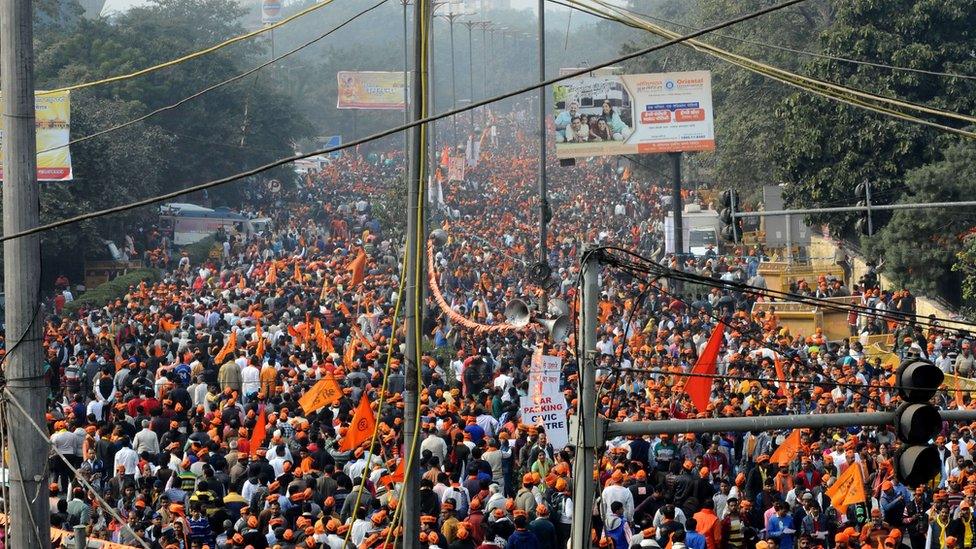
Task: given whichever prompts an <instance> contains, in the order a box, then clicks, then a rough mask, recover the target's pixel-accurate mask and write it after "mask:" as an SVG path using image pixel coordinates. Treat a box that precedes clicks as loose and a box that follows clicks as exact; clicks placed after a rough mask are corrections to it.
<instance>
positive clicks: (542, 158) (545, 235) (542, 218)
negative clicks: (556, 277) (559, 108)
mask: <svg viewBox="0 0 976 549" xmlns="http://www.w3.org/2000/svg"><path fill="white" fill-rule="evenodd" d="M538 9H539V81H540V82H542V81H544V80H545V79H546V2H545V0H539V8H538ZM548 242H549V186H548V183H547V182H546V87H545V86H542V87H541V88H539V263H544V264H546V265H548V264H549V249H548Z"/></svg>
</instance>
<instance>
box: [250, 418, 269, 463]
mask: <svg viewBox="0 0 976 549" xmlns="http://www.w3.org/2000/svg"><path fill="white" fill-rule="evenodd" d="M265 415H266V414H265V413H264V410H261V412H260V413H258V423H257V425H255V426H254V432H253V433H251V457H252V458H253V457H254V456H255V455H257V453H258V448H260V447H261V445H262V444H264V439H265V438H266V437H267V436H268V431H267V425H266V424H265V421H266V419H265Z"/></svg>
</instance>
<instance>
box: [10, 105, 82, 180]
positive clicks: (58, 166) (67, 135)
mask: <svg viewBox="0 0 976 549" xmlns="http://www.w3.org/2000/svg"><path fill="white" fill-rule="evenodd" d="M69 93H70V92H67V91H63V92H56V93H45V92H38V93H37V94H36V95H35V96H34V114H35V116H36V127H37V180H38V181H70V180H71V179H72V177H73V174H72V172H71V151H70V150H69V149H68V141H69V140H70V139H71V96H70V95H69ZM42 94H43V95H42ZM2 108H3V97H2V96H0V109H2ZM2 145H3V134H2V132H0V180H2V179H3V147H2Z"/></svg>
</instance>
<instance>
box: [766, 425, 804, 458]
mask: <svg viewBox="0 0 976 549" xmlns="http://www.w3.org/2000/svg"><path fill="white" fill-rule="evenodd" d="M798 453H800V430H799V429H793V431H791V432H790V435H789V436H788V437H786V440H784V441H783V444H780V445H779V448H777V449H776V451H775V452H773V456H772V457H771V458H769V462H770V463H778V464H780V465H789V463H790V462H791V461H793V460H794V459H795V458H796V455H797V454H798Z"/></svg>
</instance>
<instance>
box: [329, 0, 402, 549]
mask: <svg viewBox="0 0 976 549" xmlns="http://www.w3.org/2000/svg"><path fill="white" fill-rule="evenodd" d="M383 1H384V2H385V1H386V0H383ZM403 264H404V265H406V264H407V249H406V248H404V249H403ZM406 280H407V279H406V277H400V289H399V290H398V291H397V300H396V305H394V306H393V320H392V321H391V325H390V334H396V329H397V319H398V318H399V316H400V303H401V302H402V301H403V287H404V286H405V285H406ZM395 339H396V337H395V336H394V337H390V342H389V344H388V345H387V348H386V369H385V370H384V371H383V383H382V386H381V387H380V399H379V403H378V404H377V406H376V415H377V416H379V415H381V414H382V413H383V404H384V402H385V401H386V387H387V386H388V383H389V380H390V367H391V366H392V364H393V341H394V340H395ZM379 432H380V423H379V422H378V421H377V422H374V425H373V435H372V436H371V437H370V441H369V457H368V459H367V464H368V463H369V461H370V460H372V459H373V455H374V454H373V448H374V447H375V446H376V437H377V435H378V434H379ZM368 471H369V468H368V467H367V469H366V470H365V471H363V476H362V479H361V481H360V483H359V493H358V494H356V504H355V505H353V508H352V515H353V517H354V518H355V516H356V513H357V512H358V511H359V505H360V503H361V502H362V498H363V492H364V491H365V490H366V478H367V477H369V475H368V474H367V473H368ZM351 535H352V528H350V529H349V530H347V531H346V538H345V540H344V541H343V542H342V545H343V547H345V546H346V545H348V544H349V536H351Z"/></svg>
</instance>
